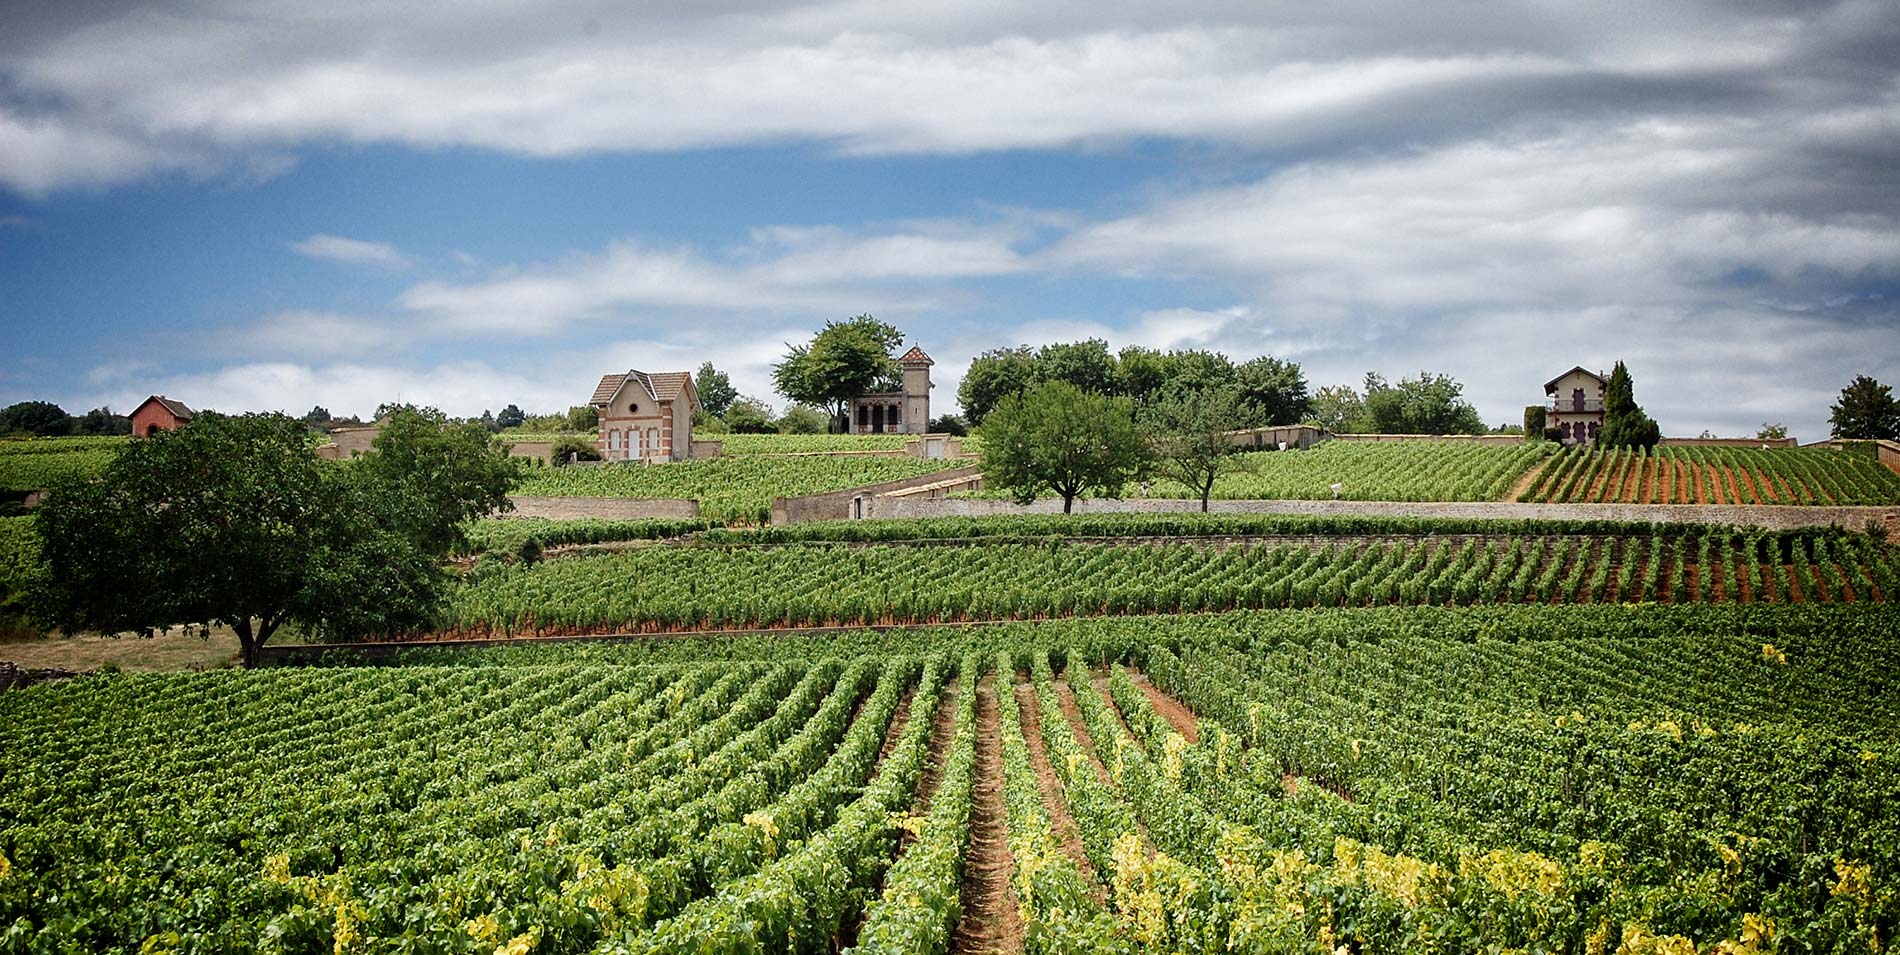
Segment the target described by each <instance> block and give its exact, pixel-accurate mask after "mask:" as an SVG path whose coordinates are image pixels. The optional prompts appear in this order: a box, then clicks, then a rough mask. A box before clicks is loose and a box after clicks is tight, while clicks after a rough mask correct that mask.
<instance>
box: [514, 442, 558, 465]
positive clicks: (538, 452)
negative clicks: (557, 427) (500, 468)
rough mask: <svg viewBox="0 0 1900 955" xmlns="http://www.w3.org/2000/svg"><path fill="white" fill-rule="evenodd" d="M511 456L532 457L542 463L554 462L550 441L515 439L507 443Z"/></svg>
mask: <svg viewBox="0 0 1900 955" xmlns="http://www.w3.org/2000/svg"><path fill="white" fill-rule="evenodd" d="M508 456H509V457H511V458H533V459H534V460H536V461H539V462H541V463H542V464H547V465H552V464H553V463H554V442H552V441H516V442H514V443H513V444H510V445H508Z"/></svg>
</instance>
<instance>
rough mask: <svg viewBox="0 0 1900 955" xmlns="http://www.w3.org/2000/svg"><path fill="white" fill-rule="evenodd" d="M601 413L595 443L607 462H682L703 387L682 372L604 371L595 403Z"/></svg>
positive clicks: (689, 450) (690, 442)
mask: <svg viewBox="0 0 1900 955" xmlns="http://www.w3.org/2000/svg"><path fill="white" fill-rule="evenodd" d="M589 403H590V404H592V405H593V406H594V410H595V411H597V412H599V414H600V431H599V433H598V436H597V437H596V439H595V447H597V448H599V449H600V457H601V460H604V461H649V462H656V463H657V462H662V461H684V460H686V458H687V457H688V456H689V455H690V454H691V453H692V449H693V412H694V411H697V410H698V409H699V407H700V405H699V392H698V390H697V389H695V388H694V387H693V376H692V375H691V374H690V373H688V372H684V371H663V372H654V373H651V374H649V373H647V372H643V371H629V372H627V373H626V374H623V375H604V376H602V377H601V379H600V384H599V385H598V386H596V387H595V388H594V397H593V400H592V401H591V402H589Z"/></svg>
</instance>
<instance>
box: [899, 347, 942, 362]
mask: <svg viewBox="0 0 1900 955" xmlns="http://www.w3.org/2000/svg"><path fill="white" fill-rule="evenodd" d="M897 363H898V364H900V365H911V364H922V365H934V364H936V362H934V361H931V360H930V356H929V355H926V354H924V350H923V349H921V348H918V347H917V346H916V345H912V346H910V351H907V352H905V353H904V354H902V355H900V356H898V359H897Z"/></svg>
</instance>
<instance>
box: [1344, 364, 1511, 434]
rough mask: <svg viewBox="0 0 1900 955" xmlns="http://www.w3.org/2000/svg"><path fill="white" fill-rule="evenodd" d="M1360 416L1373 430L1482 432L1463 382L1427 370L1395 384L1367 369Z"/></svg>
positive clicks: (1384, 431) (1440, 432)
mask: <svg viewBox="0 0 1900 955" xmlns="http://www.w3.org/2000/svg"><path fill="white" fill-rule="evenodd" d="M1364 419H1365V423H1366V424H1367V425H1369V426H1370V430H1371V431H1372V432H1373V433H1376V434H1483V433H1484V421H1483V419H1481V418H1479V417H1478V409H1476V408H1474V407H1472V406H1471V403H1470V402H1468V401H1466V400H1464V386H1463V385H1461V384H1459V383H1458V382H1457V380H1456V379H1453V378H1452V377H1451V376H1450V375H1438V374H1433V373H1431V372H1429V371H1421V372H1419V373H1418V377H1417V378H1405V379H1401V380H1400V381H1399V383H1398V384H1396V385H1394V384H1390V383H1388V382H1387V381H1386V380H1385V378H1384V376H1382V375H1379V374H1378V373H1376V372H1367V373H1366V390H1365V412H1364Z"/></svg>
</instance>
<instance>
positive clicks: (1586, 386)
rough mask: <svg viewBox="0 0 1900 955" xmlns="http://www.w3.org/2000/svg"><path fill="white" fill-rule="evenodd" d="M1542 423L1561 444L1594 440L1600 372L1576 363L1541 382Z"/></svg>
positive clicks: (1600, 420)
mask: <svg viewBox="0 0 1900 955" xmlns="http://www.w3.org/2000/svg"><path fill="white" fill-rule="evenodd" d="M1544 395H1545V397H1547V398H1549V399H1550V401H1549V403H1548V404H1546V405H1545V406H1544V424H1545V426H1546V427H1551V428H1556V429H1557V430H1558V431H1561V432H1563V442H1564V443H1565V444H1595V443H1596V440H1597V432H1599V431H1601V430H1603V376H1602V375H1599V374H1596V373H1595V372H1591V371H1586V370H1584V368H1583V366H1581V365H1579V366H1577V367H1575V368H1572V369H1570V370H1569V371H1566V372H1564V373H1563V374H1561V375H1558V376H1557V377H1555V378H1552V379H1551V380H1549V381H1547V382H1545V383H1544Z"/></svg>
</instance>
